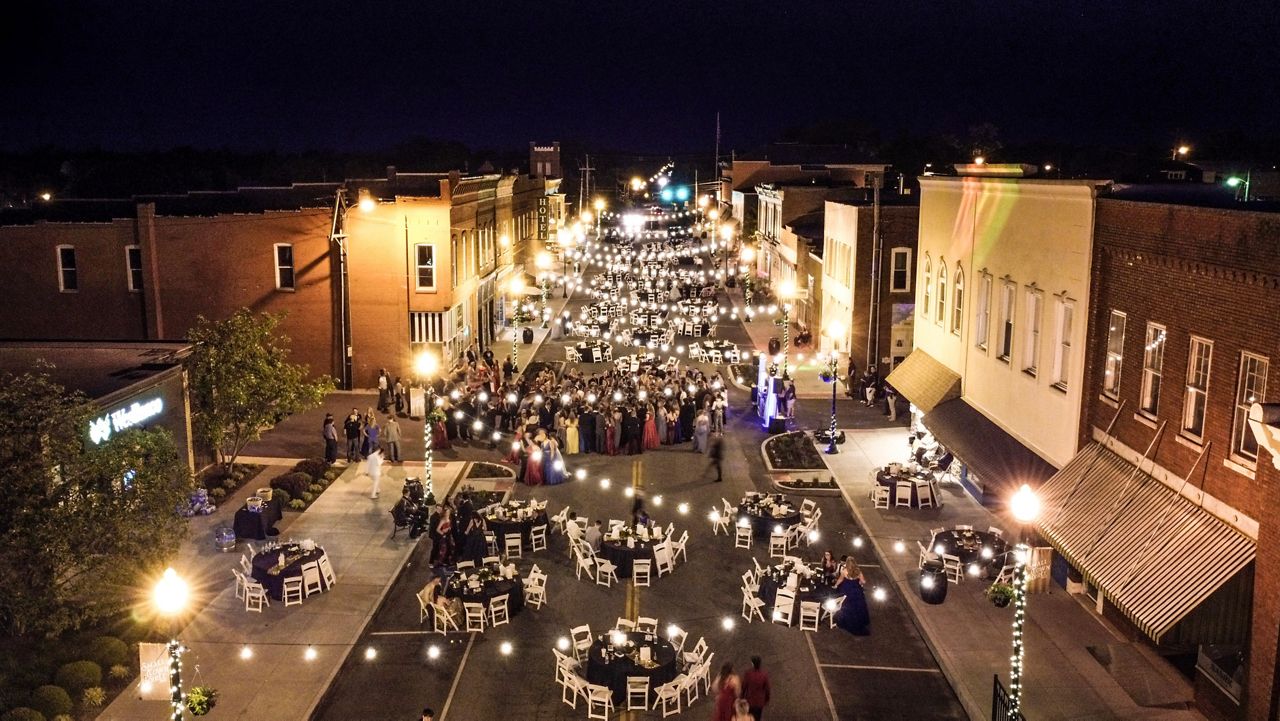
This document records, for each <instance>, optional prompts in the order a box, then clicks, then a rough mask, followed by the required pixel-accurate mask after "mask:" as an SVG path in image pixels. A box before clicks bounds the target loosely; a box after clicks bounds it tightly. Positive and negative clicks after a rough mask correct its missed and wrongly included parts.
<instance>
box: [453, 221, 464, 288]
mask: <svg viewBox="0 0 1280 721" xmlns="http://www.w3.org/2000/svg"><path fill="white" fill-rule="evenodd" d="M462 235H463V240H462V242H463V243H465V242H467V241H466V233H463V234H462ZM449 270H450V274H449V279H450V282H451V283H452V284H453V287H454V288H457V287H458V234H457V233H454V234H453V236H452V237H450V238H449Z"/></svg>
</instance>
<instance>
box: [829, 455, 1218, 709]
mask: <svg viewBox="0 0 1280 721" xmlns="http://www.w3.org/2000/svg"><path fill="white" fill-rule="evenodd" d="M846 434H847V438H848V441H847V442H846V443H845V444H844V445H843V446H841V448H840V453H839V454H837V455H833V456H824V458H825V460H826V461H827V464H828V465H829V466H830V467H831V469H832V471H833V472H834V474H835V476H836V480H837V482H838V483H839V485H840V489H841V492H842V493H843V494H844V497H845V501H846V502H847V503H848V504H849V506H850V508H851V509H852V510H853V512H854V514H855V515H856V516H857V518H858V521H859V523H860V524H861V525H862V527H863V528H864V529H866V531H867V533H868V535H870V536H871V541H872V543H873V544H874V546H875V548H876V552H877V554H878V555H879V556H880V558H881V560H882V561H883V563H884V564H885V565H884V571H885V573H886V575H888V576H889V577H890V578H891V579H892V581H893V583H894V585H895V586H896V588H897V592H898V593H900V594H902V596H903V597H904V598H905V599H907V601H908V605H909V606H910V607H911V610H912V613H913V615H914V616H915V618H916V623H917V624H918V626H919V627H920V629H921V631H922V633H923V635H924V636H925V638H926V639H927V642H928V643H929V645H930V647H931V649H932V650H933V653H934V656H935V657H936V658H937V659H938V662H939V664H940V665H941V666H942V669H943V672H944V673H945V674H946V676H947V679H948V680H949V681H950V683H951V685H952V687H953V688H954V689H955V691H956V695H957V696H959V698H960V701H961V703H962V704H963V705H964V707H965V710H966V711H967V712H968V714H969V717H970V718H972V719H986V718H989V715H990V712H991V694H992V677H993V676H994V675H997V674H998V675H999V676H1000V677H1001V680H1002V682H1003V683H1005V684H1006V686H1007V684H1008V675H1009V655H1010V650H1011V645H1012V631H1011V624H1012V619H1013V613H1012V611H1011V610H1010V609H1009V608H1003V609H1000V608H996V607H995V606H993V605H992V604H991V603H990V602H989V601H987V600H986V598H985V597H984V596H983V595H982V592H983V590H985V588H986V587H987V585H988V584H989V582H988V581H983V580H978V579H974V580H970V579H968V578H966V579H965V581H964V582H962V583H960V584H954V585H951V586H950V587H949V588H948V594H947V599H946V602H945V603H943V604H941V605H936V606H935V605H929V604H926V603H924V601H922V600H921V599H920V593H919V572H918V570H917V556H918V552H917V548H916V541H917V540H920V541H924V540H926V539H928V538H929V529H930V528H931V527H932V528H936V527H939V526H945V527H953V526H955V525H956V524H957V523H967V524H972V525H973V526H975V527H981V528H986V527H988V526H998V527H1002V528H1004V529H1005V530H1006V532H1009V531H1012V530H1013V529H1014V528H1015V527H1016V526H1015V524H1014V523H1013V522H1012V521H1011V520H1010V519H1005V518H1002V517H1000V516H998V515H996V514H993V513H992V512H991V511H989V510H988V509H986V508H983V507H982V506H980V505H979V504H978V503H977V502H975V501H974V500H973V499H972V498H971V497H970V496H968V495H967V494H966V493H964V491H963V490H961V489H959V488H956V487H943V488H942V489H941V495H942V496H943V499H944V504H945V505H944V506H943V507H942V508H938V509H933V508H925V509H905V508H902V509H892V508H891V509H876V508H874V507H873V506H872V503H871V500H870V498H869V497H868V496H869V494H870V490H871V486H872V484H873V481H872V480H871V472H872V470H873V469H874V468H875V467H877V466H879V465H883V463H885V462H888V461H890V460H895V459H900V458H903V457H905V448H906V441H905V434H904V433H903V431H902V430H901V429H887V430H848V431H846ZM898 541H902V542H903V545H904V549H905V550H903V551H897V550H896V544H897V542H898ZM1025 634H1026V649H1027V650H1026V666H1025V669H1026V670H1025V674H1024V689H1025V692H1024V697H1023V710H1024V713H1025V714H1026V717H1027V718H1028V719H1031V720H1032V721H1054V720H1058V719H1062V720H1065V719H1083V718H1088V719H1159V720H1160V721H1203V718H1204V717H1203V716H1201V715H1200V714H1199V713H1198V712H1196V711H1187V710H1180V709H1179V710H1170V709H1168V708H1152V707H1143V706H1139V705H1138V704H1137V703H1135V702H1134V700H1133V699H1132V698H1130V697H1129V695H1128V694H1126V693H1125V691H1124V689H1122V688H1121V686H1120V683H1119V682H1117V680H1116V678H1114V677H1113V676H1112V675H1110V674H1109V673H1108V671H1107V669H1106V668H1104V667H1103V666H1102V665H1101V664H1100V663H1099V662H1098V661H1097V660H1096V659H1095V658H1094V656H1093V654H1091V653H1090V651H1089V647H1106V646H1108V645H1121V646H1126V653H1127V654H1131V655H1137V656H1138V658H1139V660H1140V663H1138V664H1135V665H1132V666H1130V667H1127V668H1125V669H1123V671H1122V673H1123V674H1124V680H1125V681H1126V682H1129V684H1130V685H1131V686H1132V685H1134V684H1141V685H1144V686H1145V687H1147V688H1152V689H1155V690H1156V695H1163V696H1165V697H1184V698H1186V699H1190V697H1191V692H1190V684H1189V682H1187V681H1186V680H1185V679H1183V678H1182V677H1181V676H1179V675H1178V674H1177V672H1176V671H1174V670H1173V669H1172V668H1170V667H1168V666H1167V665H1166V664H1165V663H1164V662H1163V661H1161V660H1160V659H1158V658H1156V656H1155V654H1154V653H1153V652H1152V651H1151V650H1150V649H1149V648H1147V647H1145V646H1143V645H1141V644H1126V639H1125V638H1124V637H1122V636H1120V635H1119V634H1117V633H1116V632H1115V631H1114V630H1112V629H1111V628H1110V627H1109V626H1108V625H1107V624H1106V622H1105V621H1104V620H1102V619H1100V618H1099V617H1098V616H1096V615H1095V614H1093V613H1092V612H1091V611H1090V610H1089V609H1087V608H1085V607H1084V606H1083V605H1081V604H1080V602H1079V601H1078V600H1077V598H1076V597H1074V596H1072V595H1070V594H1068V593H1067V592H1066V591H1065V590H1063V589H1062V588H1061V587H1059V586H1057V585H1053V586H1052V590H1051V592H1050V593H1047V594H1043V593H1042V594H1034V595H1032V596H1030V597H1029V598H1028V603H1027V627H1026V632H1025ZM1142 661H1150V662H1151V663H1150V664H1149V665H1148V664H1146V663H1145V662H1142Z"/></svg>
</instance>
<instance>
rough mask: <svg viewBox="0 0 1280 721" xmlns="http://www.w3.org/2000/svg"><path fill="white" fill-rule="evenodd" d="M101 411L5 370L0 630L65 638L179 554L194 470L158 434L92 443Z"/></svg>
mask: <svg viewBox="0 0 1280 721" xmlns="http://www.w3.org/2000/svg"><path fill="white" fill-rule="evenodd" d="M98 412H99V409H98V408H97V407H96V406H95V405H94V404H93V403H92V401H90V400H89V399H88V398H86V397H85V396H84V395H83V394H80V393H69V392H67V391H66V390H65V389H64V388H63V387H62V386H60V385H58V384H57V383H55V382H54V381H53V380H52V379H50V377H49V375H48V373H47V372H44V371H39V372H35V373H26V374H23V375H19V376H15V375H12V374H3V375H0V477H3V478H4V479H5V487H4V488H5V499H4V503H3V504H0V528H3V529H4V530H5V532H4V533H3V534H0V588H4V589H5V592H4V593H2V594H0V626H2V627H3V628H5V629H6V630H8V631H9V632H10V633H15V634H26V633H47V634H50V635H53V634H57V633H60V632H62V631H65V630H67V629H71V628H77V627H79V626H80V625H82V624H83V623H85V622H86V621H90V620H93V619H97V618H102V617H105V616H110V615H113V614H115V613H118V612H120V611H122V610H123V609H125V608H126V607H127V606H128V605H129V604H130V603H131V602H133V601H134V600H135V594H134V592H133V591H132V590H131V589H134V588H136V587H137V586H138V584H139V583H140V581H141V579H143V578H145V576H146V574H147V573H148V572H150V571H154V569H155V568H157V567H159V566H161V565H162V564H163V562H164V561H165V559H167V558H168V557H170V556H171V554H172V553H173V552H175V551H176V550H177V546H178V543H179V542H180V541H181V539H182V537H183V536H184V535H185V533H186V530H187V526H186V523H185V522H184V521H183V520H182V519H181V518H179V517H178V516H177V514H176V513H175V511H174V509H175V508H176V506H177V504H178V502H179V501H181V500H183V499H185V498H186V497H187V495H188V494H189V493H190V492H191V489H192V488H193V482H192V478H191V473H190V471H189V469H188V468H187V466H186V463H185V462H184V461H183V460H182V459H181V457H180V456H179V455H178V451H177V447H176V446H175V444H174V442H173V438H172V436H170V434H169V433H168V431H165V430H163V429H158V430H140V429H131V430H128V431H126V432H124V433H120V434H117V435H113V436H112V438H111V439H110V440H109V441H107V442H105V443H102V444H97V445H94V444H92V443H90V442H89V436H88V422H89V419H90V418H92V417H93V416H94V415H96V414H97V413H98Z"/></svg>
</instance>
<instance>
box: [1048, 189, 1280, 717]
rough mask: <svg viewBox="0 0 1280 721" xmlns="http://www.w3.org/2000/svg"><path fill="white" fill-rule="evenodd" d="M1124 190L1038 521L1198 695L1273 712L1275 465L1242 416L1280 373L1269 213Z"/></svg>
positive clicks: (1104, 245)
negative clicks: (1069, 422)
mask: <svg viewBox="0 0 1280 721" xmlns="http://www.w3.org/2000/svg"><path fill="white" fill-rule="evenodd" d="M1137 192H1138V191H1133V192H1132V193H1130V194H1126V193H1125V192H1123V191H1117V192H1114V193H1112V194H1111V196H1110V197H1102V198H1100V199H1099V200H1098V201H1097V211H1096V254H1095V263H1094V267H1093V273H1092V275H1093V284H1094V289H1095V290H1094V293H1093V295H1092V298H1091V302H1090V308H1089V314H1090V322H1089V327H1090V330H1089V339H1088V353H1087V356H1086V360H1085V363H1086V367H1085V379H1084V384H1085V390H1086V392H1085V396H1084V401H1083V402H1084V409H1083V413H1082V422H1081V430H1080V446H1081V451H1080V453H1079V454H1078V455H1077V456H1076V458H1075V459H1073V460H1072V462H1071V463H1070V464H1068V466H1067V467H1066V468H1064V469H1063V471H1062V472H1061V473H1060V474H1059V476H1058V477H1055V478H1054V479H1052V480H1051V481H1049V482H1048V483H1047V484H1046V488H1045V494H1046V499H1047V501H1048V502H1049V504H1053V503H1054V502H1057V501H1061V500H1062V498H1063V496H1064V494H1066V493H1067V492H1068V491H1069V492H1070V494H1071V496H1070V504H1061V505H1063V506H1065V508H1061V509H1057V510H1055V511H1052V512H1051V513H1050V515H1049V517H1048V518H1047V523H1046V528H1045V529H1044V530H1045V535H1046V537H1047V538H1048V539H1049V540H1050V541H1051V542H1052V543H1053V545H1054V546H1055V548H1057V549H1058V551H1059V553H1061V554H1062V556H1063V557H1065V558H1066V560H1067V561H1068V562H1069V563H1070V565H1071V576H1072V580H1078V581H1079V582H1080V583H1081V584H1082V590H1083V591H1084V592H1086V593H1088V594H1089V596H1090V598H1091V599H1093V602H1094V604H1095V606H1096V607H1097V608H1098V610H1099V611H1100V612H1102V613H1103V614H1104V615H1107V616H1108V617H1111V618H1113V619H1116V620H1119V621H1120V622H1121V624H1120V625H1121V626H1122V627H1123V628H1126V629H1129V630H1130V631H1131V632H1132V634H1133V636H1134V637H1135V638H1146V639H1149V640H1150V641H1152V642H1154V643H1155V644H1156V646H1157V647H1158V648H1159V649H1160V650H1161V652H1162V653H1164V654H1166V655H1169V656H1175V657H1176V656H1181V657H1183V658H1187V659H1197V660H1198V661H1199V663H1198V664H1197V667H1198V669H1199V671H1198V672H1197V673H1196V679H1195V680H1196V698H1197V702H1198V704H1199V705H1200V707H1201V708H1202V709H1203V710H1205V711H1206V712H1207V713H1209V714H1210V715H1211V716H1214V717H1219V718H1240V717H1245V718H1248V719H1251V720H1258V721H1261V720H1262V719H1274V718H1276V713H1277V704H1276V700H1275V699H1276V691H1277V688H1276V673H1277V664H1276V640H1277V632H1276V629H1277V628H1278V627H1280V529H1278V528H1277V524H1276V520H1277V519H1276V515H1275V513H1274V510H1273V509H1274V505H1273V499H1274V498H1275V497H1276V493H1277V491H1280V471H1277V470H1276V468H1275V467H1273V466H1272V464H1271V463H1269V462H1268V461H1269V458H1267V454H1266V453H1265V452H1262V453H1261V456H1262V457H1261V459H1260V458H1259V456H1260V450H1259V447H1258V443H1257V441H1256V439H1255V438H1254V437H1253V435H1252V432H1251V431H1250V429H1249V428H1248V426H1247V424H1246V423H1245V419H1246V416H1247V413H1248V408H1249V406H1250V404H1252V403H1253V402H1262V401H1264V400H1265V399H1266V398H1267V393H1268V388H1270V389H1271V391H1270V392H1271V393H1272V394H1274V392H1275V391H1274V389H1276V388H1280V385H1277V383H1280V375H1278V374H1277V367H1276V366H1274V365H1272V361H1273V360H1276V358H1275V356H1276V353H1277V348H1280V326H1278V325H1277V324H1276V322H1275V319H1276V318H1277V317H1280V292H1277V291H1280V214H1276V213H1267V212H1243V211H1240V210H1224V209H1216V208H1207V207H1194V206H1190V205H1178V204H1170V203H1161V202H1144V201H1143V200H1141V199H1139V198H1140V196H1139V195H1137ZM1130 195H1132V196H1134V197H1133V198H1131V197H1130ZM1068 481H1070V482H1069V483H1068ZM1086 539H1087V541H1086ZM1255 553H1256V561H1255ZM1237 650H1238V651H1242V652H1244V653H1243V658H1244V659H1246V663H1247V666H1246V667H1244V668H1238V667H1237V658H1238V657H1237V656H1236V655H1235V654H1234V651H1237ZM1241 709H1245V710H1247V714H1241V713H1240V711H1241Z"/></svg>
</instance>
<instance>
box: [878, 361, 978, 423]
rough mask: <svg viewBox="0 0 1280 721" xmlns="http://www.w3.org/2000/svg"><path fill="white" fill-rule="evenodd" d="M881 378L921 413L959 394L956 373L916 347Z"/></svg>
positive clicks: (958, 382)
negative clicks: (887, 374)
mask: <svg viewBox="0 0 1280 721" xmlns="http://www.w3.org/2000/svg"><path fill="white" fill-rule="evenodd" d="M884 381H885V383H888V384H889V385H891V386H893V387H894V389H895V390H897V391H898V393H901V394H902V397H904V398H906V399H907V400H909V401H911V402H912V403H913V404H915V406H916V407H917V408H919V409H920V410H921V411H923V412H925V413H928V412H929V411H931V410H933V409H934V406H936V405H938V404H939V403H942V402H943V401H949V400H951V399H952V398H959V397H960V376H959V375H957V374H956V373H955V372H953V371H952V370H951V369H950V368H948V367H946V366H944V365H942V363H940V362H938V360H937V359H936V358H934V357H933V356H931V355H929V354H928V353H925V352H924V351H922V350H920V349H919V348H916V349H914V350H912V351H911V353H910V354H909V355H908V356H907V358H906V360H904V361H902V362H901V363H899V364H898V367H897V368H894V369H893V372H891V373H889V376H888V377H887V378H885V379H884Z"/></svg>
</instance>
